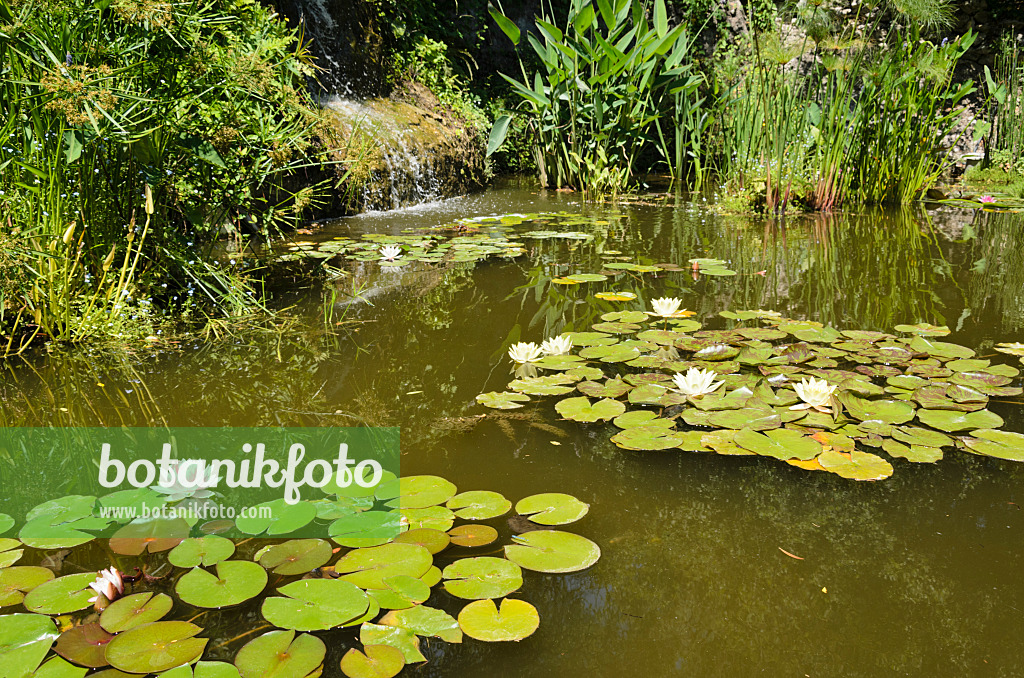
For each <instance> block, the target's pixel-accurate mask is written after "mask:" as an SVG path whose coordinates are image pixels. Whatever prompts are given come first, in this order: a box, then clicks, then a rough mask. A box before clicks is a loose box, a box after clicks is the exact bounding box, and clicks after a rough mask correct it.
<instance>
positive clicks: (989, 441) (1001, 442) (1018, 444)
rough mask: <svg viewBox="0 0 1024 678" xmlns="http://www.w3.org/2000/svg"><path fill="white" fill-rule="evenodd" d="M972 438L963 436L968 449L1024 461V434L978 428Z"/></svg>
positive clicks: (1000, 457)
mask: <svg viewBox="0 0 1024 678" xmlns="http://www.w3.org/2000/svg"><path fill="white" fill-rule="evenodd" d="M971 436H972V437H970V438H963V439H962V440H963V443H964V445H965V446H966V447H967V449H968V450H969V451H971V452H974V453H975V454H981V455H984V456H986V457H995V458H996V459H1008V460H1010V461H1024V435H1021V434H1020V433H1014V432H1012V431H998V430H995V429H978V430H976V431H972V432H971Z"/></svg>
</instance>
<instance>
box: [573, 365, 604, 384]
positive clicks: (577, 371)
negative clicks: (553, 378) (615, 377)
mask: <svg viewBox="0 0 1024 678" xmlns="http://www.w3.org/2000/svg"><path fill="white" fill-rule="evenodd" d="M565 374H566V376H568V377H572V378H573V379H575V380H576V381H585V380H593V379H600V378H601V377H602V376H604V372H602V371H601V370H600V368H597V367H590V366H588V365H584V366H582V367H574V368H572V369H571V370H568V371H566V373H565Z"/></svg>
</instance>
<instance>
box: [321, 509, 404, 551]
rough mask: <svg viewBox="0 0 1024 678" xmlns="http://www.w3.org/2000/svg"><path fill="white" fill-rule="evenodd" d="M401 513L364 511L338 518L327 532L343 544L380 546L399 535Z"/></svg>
mask: <svg viewBox="0 0 1024 678" xmlns="http://www.w3.org/2000/svg"><path fill="white" fill-rule="evenodd" d="M401 519H402V517H401V515H399V514H398V513H389V512H385V511H363V512H361V513H353V514H351V515H347V516H342V517H341V518H338V519H337V520H335V521H334V522H333V523H331V524H330V526H329V527H328V528H327V534H329V535H330V536H331V539H333V540H334V541H335V542H336V543H338V544H340V545H342V546H350V547H363V546H380V545H381V544H385V543H387V542H388V541H390V540H391V539H393V538H394V537H395V536H397V535H398V533H399V531H400V529H401Z"/></svg>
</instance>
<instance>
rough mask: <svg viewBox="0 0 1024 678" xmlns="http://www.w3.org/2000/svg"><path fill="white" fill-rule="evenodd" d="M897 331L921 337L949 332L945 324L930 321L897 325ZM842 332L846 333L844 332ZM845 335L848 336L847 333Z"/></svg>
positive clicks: (943, 334)
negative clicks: (933, 323) (934, 323)
mask: <svg viewBox="0 0 1024 678" xmlns="http://www.w3.org/2000/svg"><path fill="white" fill-rule="evenodd" d="M895 329H896V331H897V332H904V333H906V334H916V335H918V336H921V337H944V336H946V335H947V334H949V328H948V327H946V326H945V325H932V324H931V323H918V324H916V325H897V326H896V328H895ZM844 334H847V333H845V332H844ZM847 336H850V335H849V334H847Z"/></svg>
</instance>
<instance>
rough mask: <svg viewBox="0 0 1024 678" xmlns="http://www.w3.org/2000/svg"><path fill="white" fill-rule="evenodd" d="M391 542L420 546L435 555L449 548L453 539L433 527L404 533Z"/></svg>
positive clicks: (419, 528)
mask: <svg viewBox="0 0 1024 678" xmlns="http://www.w3.org/2000/svg"><path fill="white" fill-rule="evenodd" d="M426 510H429V509H426ZM391 541H392V543H395V544H418V545H419V546H422V547H423V548H425V549H427V550H428V551H430V553H431V554H432V555H433V554H435V553H440V552H441V551H444V550H445V549H446V548H448V543H449V542H450V541H451V539H450V538H449V537H448V533H447V532H445V531H444V530H439V529H436V528H432V527H418V528H415V529H412V530H408V531H407V532H403V533H402V534H400V535H398V536H397V537H395V538H394V539H392V540H391Z"/></svg>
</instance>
